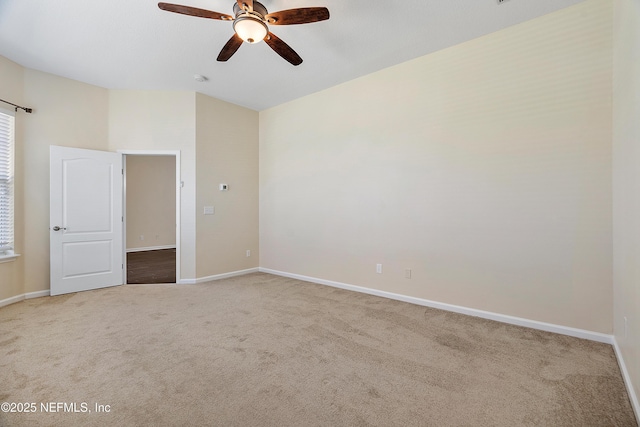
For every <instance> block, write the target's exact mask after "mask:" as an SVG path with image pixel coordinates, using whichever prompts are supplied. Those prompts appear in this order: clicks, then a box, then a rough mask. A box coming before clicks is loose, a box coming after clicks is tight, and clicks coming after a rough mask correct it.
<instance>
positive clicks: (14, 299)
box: [0, 294, 25, 307]
mask: <svg viewBox="0 0 640 427" xmlns="http://www.w3.org/2000/svg"><path fill="white" fill-rule="evenodd" d="M24 299H25V298H24V294H22V295H16V296H15V297H11V298H6V299H3V300H1V301H0V307H4V306H6V305H9V304H15V303H17V302H20V301H22V300H24Z"/></svg>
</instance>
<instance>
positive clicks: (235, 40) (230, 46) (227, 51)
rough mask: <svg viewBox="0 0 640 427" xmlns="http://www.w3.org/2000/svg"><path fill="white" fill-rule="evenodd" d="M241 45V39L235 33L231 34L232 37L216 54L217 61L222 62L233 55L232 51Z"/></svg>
mask: <svg viewBox="0 0 640 427" xmlns="http://www.w3.org/2000/svg"><path fill="white" fill-rule="evenodd" d="M240 45H242V39H241V38H240V37H238V35H237V34H235V33H234V34H233V37H231V38H230V39H229V41H228V42H227V44H225V45H224V47H223V48H222V50H221V51H220V53H219V54H218V61H220V62H224V61H227V60H228V59H229V58H231V57H232V56H233V54H234V53H236V51H237V50H238V48H240Z"/></svg>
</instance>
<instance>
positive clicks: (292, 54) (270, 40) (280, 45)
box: [264, 32, 302, 65]
mask: <svg viewBox="0 0 640 427" xmlns="http://www.w3.org/2000/svg"><path fill="white" fill-rule="evenodd" d="M264 42H265V43H266V44H268V45H269V47H270V48H271V49H273V50H274V51H275V52H276V53H277V54H278V55H280V56H282V57H283V58H284V59H286V60H287V61H289V62H290V63H291V64H293V65H300V64H302V58H300V55H298V54H297V53H296V51H295V50H293V49H291V47H290V46H289V45H288V44H286V43H285V42H283V41H282V40H280V39H279V38H278V37H276V35H275V34H273V33H271V32H270V33H269V34H267V37H265V38H264Z"/></svg>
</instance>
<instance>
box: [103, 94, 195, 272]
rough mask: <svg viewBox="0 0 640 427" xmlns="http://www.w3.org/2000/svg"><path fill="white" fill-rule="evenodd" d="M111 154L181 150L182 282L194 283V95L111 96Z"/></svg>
mask: <svg viewBox="0 0 640 427" xmlns="http://www.w3.org/2000/svg"><path fill="white" fill-rule="evenodd" d="M108 116H109V149H110V150H111V151H116V150H120V149H123V150H179V151H180V169H181V172H180V179H181V180H182V182H183V183H184V186H183V187H182V189H181V191H180V198H181V206H180V239H181V242H180V277H181V279H183V280H184V279H187V280H195V278H196V268H195V266H196V261H195V260H196V226H195V219H196V214H195V199H196V158H195V155H196V102H195V94H194V93H193V92H164V91H132V90H112V91H110V92H109V115H108Z"/></svg>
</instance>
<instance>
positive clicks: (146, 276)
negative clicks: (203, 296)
mask: <svg viewBox="0 0 640 427" xmlns="http://www.w3.org/2000/svg"><path fill="white" fill-rule="evenodd" d="M123 154H124V176H125V179H124V188H125V196H124V202H125V203H124V205H125V207H124V218H123V219H124V224H125V226H124V242H125V257H124V258H125V260H126V261H125V269H124V274H125V280H124V283H125V284H157V283H177V282H179V277H180V276H179V270H180V268H179V266H180V264H179V259H180V258H179V252H180V251H179V243H180V237H179V227H178V226H177V224H179V185H178V183H179V176H180V175H179V155H178V154H177V153H175V152H152V151H146V152H123Z"/></svg>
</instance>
